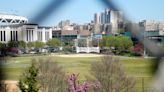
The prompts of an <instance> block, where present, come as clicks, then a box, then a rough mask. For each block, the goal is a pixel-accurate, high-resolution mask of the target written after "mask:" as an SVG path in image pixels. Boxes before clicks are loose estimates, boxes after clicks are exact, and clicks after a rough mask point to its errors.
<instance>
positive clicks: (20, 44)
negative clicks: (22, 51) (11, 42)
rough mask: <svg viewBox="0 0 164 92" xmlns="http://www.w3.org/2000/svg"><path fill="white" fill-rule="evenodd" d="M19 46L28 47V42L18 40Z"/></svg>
mask: <svg viewBox="0 0 164 92" xmlns="http://www.w3.org/2000/svg"><path fill="white" fill-rule="evenodd" d="M18 47H20V48H26V42H25V41H18Z"/></svg>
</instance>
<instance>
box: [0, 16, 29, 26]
mask: <svg viewBox="0 0 164 92" xmlns="http://www.w3.org/2000/svg"><path fill="white" fill-rule="evenodd" d="M27 22H28V19H27V18H25V17H23V16H17V15H12V14H2V13H0V23H1V24H25V23H27Z"/></svg>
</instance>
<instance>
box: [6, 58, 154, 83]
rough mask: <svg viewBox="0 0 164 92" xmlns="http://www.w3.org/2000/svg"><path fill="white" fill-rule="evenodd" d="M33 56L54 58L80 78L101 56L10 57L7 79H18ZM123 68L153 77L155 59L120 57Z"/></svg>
mask: <svg viewBox="0 0 164 92" xmlns="http://www.w3.org/2000/svg"><path fill="white" fill-rule="evenodd" d="M32 58H36V59H38V58H52V60H54V61H57V62H58V63H59V65H61V66H62V67H63V68H64V70H65V72H67V73H79V74H80V79H85V76H86V75H87V76H92V75H90V65H91V63H92V62H95V61H98V60H100V59H101V58H100V57H75V58H72V57H57V56H47V55H45V56H27V57H12V58H8V63H6V64H4V67H3V69H4V70H5V72H6V73H7V75H8V76H7V79H10V80H17V79H18V78H19V76H20V74H21V72H22V71H24V69H25V68H26V67H28V66H29V65H30V62H31V59H32ZM119 59H120V61H121V64H122V65H123V68H124V69H125V71H126V73H127V74H128V75H129V76H135V77H152V72H151V69H152V66H153V61H151V59H144V58H132V57H128V58H124V57H119Z"/></svg>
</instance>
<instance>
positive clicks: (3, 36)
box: [3, 31, 6, 41]
mask: <svg viewBox="0 0 164 92" xmlns="http://www.w3.org/2000/svg"><path fill="white" fill-rule="evenodd" d="M3 34H4V36H3V37H4V38H3V40H4V41H6V32H5V31H3Z"/></svg>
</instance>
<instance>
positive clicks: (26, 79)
mask: <svg viewBox="0 0 164 92" xmlns="http://www.w3.org/2000/svg"><path fill="white" fill-rule="evenodd" d="M37 76H38V69H37V67H36V66H35V63H34V61H33V62H32V64H31V66H30V67H29V68H28V69H27V70H26V71H25V72H24V73H23V75H22V76H21V78H20V79H19V82H18V87H19V88H20V90H21V92H38V91H39V88H40V86H39V83H38V80H37Z"/></svg>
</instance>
